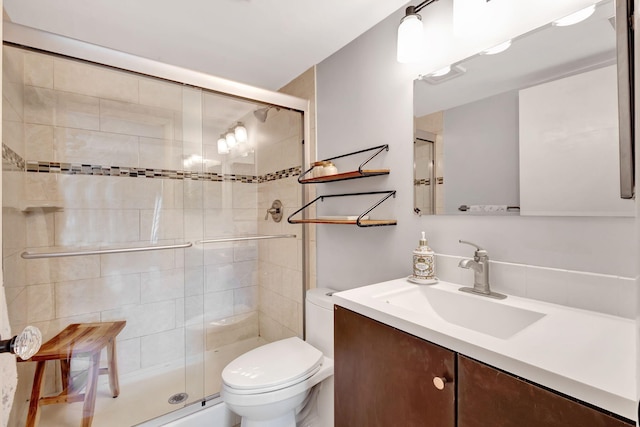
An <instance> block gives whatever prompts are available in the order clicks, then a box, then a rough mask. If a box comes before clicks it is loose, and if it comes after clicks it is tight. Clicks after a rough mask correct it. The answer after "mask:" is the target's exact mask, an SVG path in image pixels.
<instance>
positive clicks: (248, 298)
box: [233, 286, 259, 314]
mask: <svg viewBox="0 0 640 427" xmlns="http://www.w3.org/2000/svg"><path fill="white" fill-rule="evenodd" d="M258 298H259V291H258V287H257V286H248V287H245V288H239V289H234V291H233V312H234V314H243V313H250V312H254V311H257V310H258Z"/></svg>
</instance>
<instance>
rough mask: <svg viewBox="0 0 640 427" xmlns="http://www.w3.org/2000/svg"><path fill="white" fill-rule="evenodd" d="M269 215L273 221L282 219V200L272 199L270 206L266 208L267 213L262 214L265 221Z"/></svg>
mask: <svg viewBox="0 0 640 427" xmlns="http://www.w3.org/2000/svg"><path fill="white" fill-rule="evenodd" d="M269 215H271V218H273V220H274V221H275V222H280V221H282V202H281V201H280V200H277V199H276V200H274V201H273V203H272V204H271V207H270V208H269V209H267V214H266V215H265V216H264V220H265V221H267V220H268V219H269Z"/></svg>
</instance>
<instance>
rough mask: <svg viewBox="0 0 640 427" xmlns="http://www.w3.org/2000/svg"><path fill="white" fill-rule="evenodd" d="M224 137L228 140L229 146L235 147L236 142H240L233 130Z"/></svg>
mask: <svg viewBox="0 0 640 427" xmlns="http://www.w3.org/2000/svg"><path fill="white" fill-rule="evenodd" d="M224 139H225V140H226V141H227V147H229V148H233V147H235V146H236V144H237V143H238V141H237V140H236V136H235V135H234V134H233V132H227V134H226V135H225V136H224Z"/></svg>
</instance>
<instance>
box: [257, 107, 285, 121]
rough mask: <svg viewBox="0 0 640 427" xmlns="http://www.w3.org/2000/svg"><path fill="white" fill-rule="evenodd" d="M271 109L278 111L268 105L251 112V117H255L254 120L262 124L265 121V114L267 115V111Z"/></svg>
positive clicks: (277, 108)
mask: <svg viewBox="0 0 640 427" xmlns="http://www.w3.org/2000/svg"><path fill="white" fill-rule="evenodd" d="M272 108H275V109H276V111H280V108H279V107H275V106H273V105H269V106H268V107H264V108H258V109H257V110H255V111H254V112H253V115H254V116H256V119H258V120H259V121H260V122H262V123H264V122H266V121H267V114H268V113H269V110H270V109H272Z"/></svg>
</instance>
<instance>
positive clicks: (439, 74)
mask: <svg viewBox="0 0 640 427" xmlns="http://www.w3.org/2000/svg"><path fill="white" fill-rule="evenodd" d="M450 72H451V65H447V66H446V67H442V68H440V69H439V70H436V71H434V72H433V73H431V74H429V75H430V76H432V77H442V76H446V75H447V74H449V73H450Z"/></svg>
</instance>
